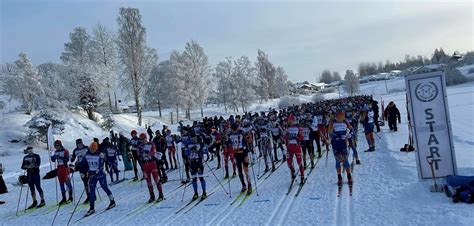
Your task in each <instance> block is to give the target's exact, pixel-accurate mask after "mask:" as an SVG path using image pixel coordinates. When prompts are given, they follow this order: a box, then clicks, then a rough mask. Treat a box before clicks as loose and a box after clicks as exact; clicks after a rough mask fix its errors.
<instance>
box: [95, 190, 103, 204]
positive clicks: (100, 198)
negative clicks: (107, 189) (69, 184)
mask: <svg viewBox="0 0 474 226" xmlns="http://www.w3.org/2000/svg"><path fill="white" fill-rule="evenodd" d="M95 190H96V191H97V196H99V201H101V202H102V197H101V196H100V193H99V187H95Z"/></svg>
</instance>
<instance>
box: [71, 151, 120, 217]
mask: <svg viewBox="0 0 474 226" xmlns="http://www.w3.org/2000/svg"><path fill="white" fill-rule="evenodd" d="M89 146H90V149H89V150H88V151H87V152H86V154H85V155H84V157H83V158H82V160H81V162H80V164H79V165H80V168H84V169H87V174H88V176H89V191H90V199H89V205H90V208H89V210H88V211H87V213H86V215H85V216H89V215H91V214H94V213H95V205H94V204H95V195H96V194H95V190H96V186H97V182H99V184H100V187H101V188H102V189H103V190H104V192H105V193H106V194H107V196H108V197H109V200H110V203H109V206H108V207H107V209H111V208H113V207H115V200H114V196H113V195H112V192H111V191H110V189H109V187H108V186H107V177H106V175H105V173H104V164H105V154H104V153H103V152H100V151H98V147H97V143H96V142H93V143H92V144H91V145H89Z"/></svg>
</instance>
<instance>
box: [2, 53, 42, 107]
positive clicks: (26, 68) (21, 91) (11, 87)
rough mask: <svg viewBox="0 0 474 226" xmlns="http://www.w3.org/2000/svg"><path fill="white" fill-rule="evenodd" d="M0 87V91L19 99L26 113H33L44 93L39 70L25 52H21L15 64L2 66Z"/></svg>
mask: <svg viewBox="0 0 474 226" xmlns="http://www.w3.org/2000/svg"><path fill="white" fill-rule="evenodd" d="M0 87H1V88H0V93H1V94H6V95H8V96H10V97H11V98H12V99H15V100H17V101H19V102H20V103H21V104H22V105H23V106H24V107H25V113H26V114H31V112H32V111H33V110H34V108H35V106H37V104H38V100H39V97H40V96H41V95H43V88H42V86H41V83H40V79H39V76H38V73H37V70H36V68H35V67H34V66H33V64H32V63H31V61H30V59H29V58H28V56H27V55H26V54H25V53H20V55H19V59H18V60H16V61H15V63H14V64H8V63H7V64H4V65H3V66H2V69H1V75H0Z"/></svg>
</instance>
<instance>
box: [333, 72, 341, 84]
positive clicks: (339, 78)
mask: <svg viewBox="0 0 474 226" xmlns="http://www.w3.org/2000/svg"><path fill="white" fill-rule="evenodd" d="M341 80H342V78H341V75H339V72H337V71H335V72H333V73H332V82H335V81H341Z"/></svg>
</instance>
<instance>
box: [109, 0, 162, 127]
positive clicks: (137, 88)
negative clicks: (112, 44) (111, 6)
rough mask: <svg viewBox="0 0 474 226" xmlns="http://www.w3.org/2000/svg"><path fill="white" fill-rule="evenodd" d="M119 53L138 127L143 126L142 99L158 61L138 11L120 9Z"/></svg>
mask: <svg viewBox="0 0 474 226" xmlns="http://www.w3.org/2000/svg"><path fill="white" fill-rule="evenodd" d="M117 23H118V26H119V32H118V40H117V46H118V53H119V59H120V62H121V63H122V64H123V66H124V73H123V75H124V79H123V82H124V85H125V87H127V88H128V89H129V90H130V91H131V92H132V94H133V97H134V100H135V107H136V109H137V116H138V125H139V126H141V125H142V108H141V104H140V97H141V95H142V93H143V91H144V89H143V87H144V85H145V82H146V81H147V79H148V75H149V74H150V71H151V69H152V68H153V66H154V65H156V62H157V61H158V55H157V53H156V50H155V49H152V48H150V47H148V46H147V45H146V40H145V28H144V27H143V26H142V17H141V15H140V12H139V11H138V9H135V8H120V15H119V17H118V18H117Z"/></svg>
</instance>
